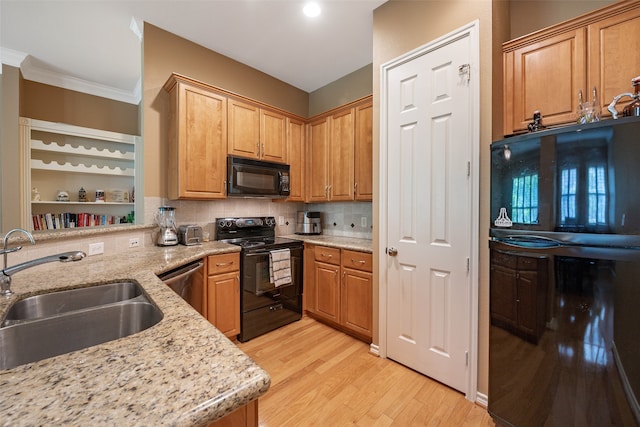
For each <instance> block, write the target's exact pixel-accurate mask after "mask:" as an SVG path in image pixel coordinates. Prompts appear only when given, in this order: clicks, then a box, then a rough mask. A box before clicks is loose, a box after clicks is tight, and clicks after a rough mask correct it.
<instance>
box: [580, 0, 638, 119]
mask: <svg viewBox="0 0 640 427" xmlns="http://www.w3.org/2000/svg"><path fill="white" fill-rule="evenodd" d="M588 34H589V36H588V37H589V87H590V88H591V87H594V86H595V87H596V88H598V89H599V91H598V97H599V104H600V107H601V115H602V116H603V117H604V116H610V115H611V114H610V113H609V110H607V107H608V105H609V103H611V101H612V100H613V98H614V97H615V96H616V95H620V94H621V93H625V92H633V90H632V86H631V79H632V78H634V77H636V76H638V75H640V4H638V3H637V4H636V9H632V10H628V11H625V12H623V13H620V14H617V15H614V16H611V17H609V18H606V19H603V20H600V21H598V22H595V23H593V24H591V25H589V27H588ZM630 101H631V100H630V98H624V99H622V100H621V102H620V104H619V106H618V111H620V112H621V111H622V106H623V105H624V104H626V103H628V102H630Z"/></svg>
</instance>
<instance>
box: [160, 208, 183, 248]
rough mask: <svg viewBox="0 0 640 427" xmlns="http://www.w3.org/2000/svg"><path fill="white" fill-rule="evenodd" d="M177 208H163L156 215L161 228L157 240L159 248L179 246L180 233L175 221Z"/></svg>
mask: <svg viewBox="0 0 640 427" xmlns="http://www.w3.org/2000/svg"><path fill="white" fill-rule="evenodd" d="M175 213H176V208H174V207H171V206H161V207H160V208H159V210H158V213H157V214H156V222H157V223H158V225H159V226H160V233H159V234H158V239H157V240H156V245H158V246H173V245H177V244H178V232H177V230H176V221H175V219H176V218H175Z"/></svg>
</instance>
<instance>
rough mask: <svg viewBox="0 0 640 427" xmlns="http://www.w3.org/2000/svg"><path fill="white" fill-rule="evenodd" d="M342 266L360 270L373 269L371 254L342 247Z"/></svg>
mask: <svg viewBox="0 0 640 427" xmlns="http://www.w3.org/2000/svg"><path fill="white" fill-rule="evenodd" d="M342 266H343V267H347V268H354V269H356V270H362V271H368V272H372V271H373V256H372V254H370V253H366V252H357V251H350V250H348V249H344V250H343V251H342Z"/></svg>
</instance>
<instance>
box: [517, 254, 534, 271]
mask: <svg viewBox="0 0 640 427" xmlns="http://www.w3.org/2000/svg"><path fill="white" fill-rule="evenodd" d="M537 269H538V258H532V257H526V256H519V257H518V270H537Z"/></svg>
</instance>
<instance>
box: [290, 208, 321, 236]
mask: <svg viewBox="0 0 640 427" xmlns="http://www.w3.org/2000/svg"><path fill="white" fill-rule="evenodd" d="M296 234H322V218H321V216H320V212H312V211H298V216H297V219H296Z"/></svg>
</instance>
